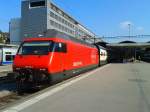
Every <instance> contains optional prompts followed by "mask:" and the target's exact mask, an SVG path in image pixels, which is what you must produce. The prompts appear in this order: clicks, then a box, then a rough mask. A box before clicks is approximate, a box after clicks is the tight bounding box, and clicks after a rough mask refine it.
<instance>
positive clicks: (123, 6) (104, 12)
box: [0, 0, 150, 40]
mask: <svg viewBox="0 0 150 112" xmlns="http://www.w3.org/2000/svg"><path fill="white" fill-rule="evenodd" d="M52 1H53V2H54V3H55V4H56V5H57V6H58V7H60V8H62V9H63V10H64V11H65V12H67V13H69V15H71V16H72V17H74V18H75V19H76V20H77V21H79V22H80V23H81V24H83V25H84V26H86V27H87V28H88V29H90V30H91V31H92V32H94V33H95V34H96V35H98V36H100V37H101V36H106V37H110V36H122V35H129V25H128V24H130V29H131V35H143V34H144V35H150V0H52ZM20 15H21V0H1V3H0V29H1V30H2V31H8V29H9V27H8V26H9V25H8V24H9V21H10V19H11V18H16V17H20ZM148 39H149V40H150V38H148Z"/></svg>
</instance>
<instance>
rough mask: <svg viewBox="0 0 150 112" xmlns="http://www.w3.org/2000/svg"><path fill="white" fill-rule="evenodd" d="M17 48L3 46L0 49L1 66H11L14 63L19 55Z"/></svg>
mask: <svg viewBox="0 0 150 112" xmlns="http://www.w3.org/2000/svg"><path fill="white" fill-rule="evenodd" d="M17 50H18V48H17V47H11V46H9V47H8V46H3V47H1V48H0V65H9V64H12V63H13V60H14V57H15V55H16V53H17Z"/></svg>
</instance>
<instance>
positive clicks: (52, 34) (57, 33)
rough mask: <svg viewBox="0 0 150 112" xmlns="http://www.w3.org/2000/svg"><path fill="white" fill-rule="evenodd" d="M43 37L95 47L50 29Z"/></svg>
mask: <svg viewBox="0 0 150 112" xmlns="http://www.w3.org/2000/svg"><path fill="white" fill-rule="evenodd" d="M43 37H48V38H53V37H60V38H63V39H65V40H71V41H74V42H77V43H81V44H84V45H87V46H90V47H95V46H94V45H92V44H90V43H87V42H85V41H83V40H79V39H77V38H75V37H72V36H69V35H67V34H65V33H62V32H59V31H56V30H55V29H50V30H47V32H46V33H45V35H44V36H43Z"/></svg>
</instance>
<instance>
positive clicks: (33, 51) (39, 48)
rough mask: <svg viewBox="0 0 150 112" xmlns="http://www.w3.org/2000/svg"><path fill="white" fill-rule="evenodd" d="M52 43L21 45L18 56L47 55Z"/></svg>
mask: <svg viewBox="0 0 150 112" xmlns="http://www.w3.org/2000/svg"><path fill="white" fill-rule="evenodd" d="M52 45H53V42H51V41H34V42H25V43H23V44H22V45H21V47H20V49H19V51H18V54H20V55H47V54H48V53H49V52H51V51H52Z"/></svg>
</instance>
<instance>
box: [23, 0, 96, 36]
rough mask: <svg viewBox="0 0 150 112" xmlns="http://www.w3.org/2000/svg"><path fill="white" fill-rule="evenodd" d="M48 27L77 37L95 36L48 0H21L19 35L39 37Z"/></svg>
mask: <svg viewBox="0 0 150 112" xmlns="http://www.w3.org/2000/svg"><path fill="white" fill-rule="evenodd" d="M49 29H55V30H57V31H60V32H63V33H66V34H68V35H70V36H73V37H76V38H79V39H82V38H89V39H90V38H91V37H95V34H94V33H93V32H91V31H90V30H88V29H87V28H85V27H84V26H83V25H81V24H80V23H79V22H78V21H76V20H75V19H74V18H73V17H71V16H70V15H68V14H67V13H65V12H64V11H63V10H62V9H60V8H58V7H57V6H56V5H54V4H53V3H52V2H51V1H50V0H24V1H22V11H21V37H22V38H25V37H38V36H39V37H40V36H41V35H44V34H45V33H46V32H47V30H49Z"/></svg>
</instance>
